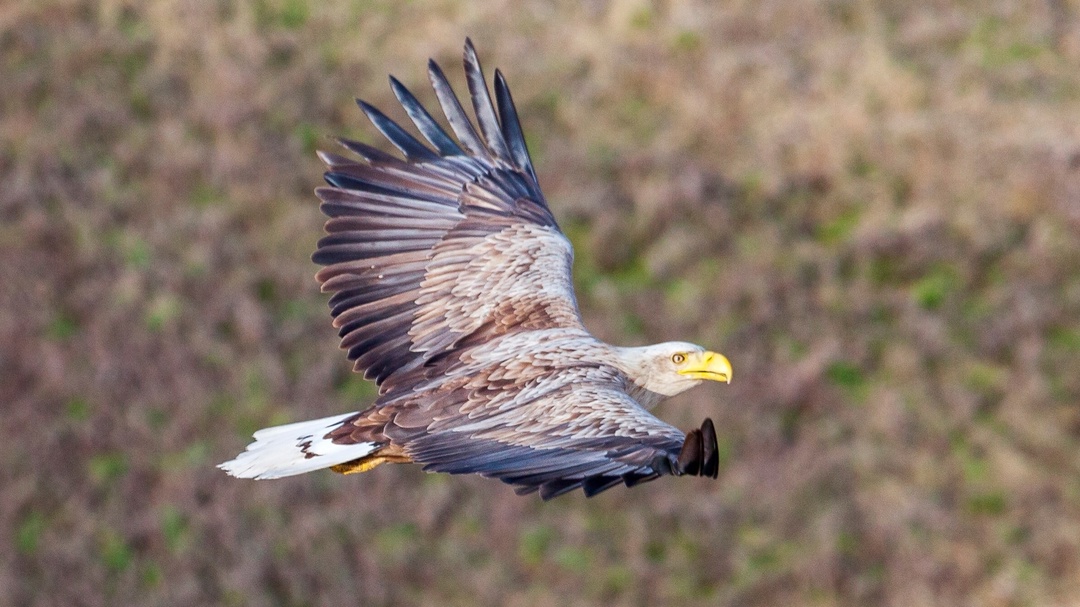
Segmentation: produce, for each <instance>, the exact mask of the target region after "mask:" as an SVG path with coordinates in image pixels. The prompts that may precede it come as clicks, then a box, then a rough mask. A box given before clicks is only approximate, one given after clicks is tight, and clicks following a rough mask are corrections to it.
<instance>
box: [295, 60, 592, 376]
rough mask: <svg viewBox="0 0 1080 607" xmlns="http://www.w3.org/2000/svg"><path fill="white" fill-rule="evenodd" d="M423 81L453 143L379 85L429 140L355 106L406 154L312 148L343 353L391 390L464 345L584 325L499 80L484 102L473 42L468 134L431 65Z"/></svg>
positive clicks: (324, 260) (566, 248) (566, 246)
mask: <svg viewBox="0 0 1080 607" xmlns="http://www.w3.org/2000/svg"><path fill="white" fill-rule="evenodd" d="M428 67H429V69H428V73H429V76H430V78H431V83H432V85H433V87H434V89H435V93H436V95H437V96H438V99H439V103H440V105H441V106H442V110H443V113H444V114H445V115H446V118H447V120H448V122H449V124H450V126H451V128H452V129H453V131H454V134H455V135H456V141H455V139H454V138H452V137H451V136H450V135H449V134H448V133H447V132H446V131H445V130H443V128H442V127H441V126H439V125H438V123H436V122H435V120H434V119H433V118H432V117H431V115H430V114H429V113H428V112H427V110H425V109H424V107H423V106H422V105H421V104H420V103H419V101H417V99H416V98H415V97H414V96H413V95H412V93H410V92H409V91H408V90H407V89H406V88H405V87H404V86H402V84H401V83H400V82H398V81H397V80H396V79H394V78H393V77H391V79H390V84H391V87H392V88H393V90H394V93H395V95H396V96H397V98H398V100H399V101H400V102H401V105H402V106H403V107H404V108H405V111H406V113H407V114H408V115H409V118H410V119H411V120H412V122H413V123H414V124H415V125H416V128H417V129H418V130H419V132H420V133H421V134H422V135H423V137H424V139H426V140H427V143H428V144H430V145H425V144H424V143H422V142H420V141H419V140H417V139H416V138H415V137H413V136H412V135H410V134H409V133H408V132H406V131H405V130H404V129H403V128H402V127H401V126H400V125H398V124H396V123H395V122H394V121H392V120H391V119H389V118H387V117H386V116H385V115H384V114H382V113H381V112H380V111H379V110H377V109H375V108H374V107H372V106H370V105H368V104H367V103H364V102H363V101H358V103H359V105H360V108H361V109H362V110H363V111H364V113H365V114H367V116H368V118H370V119H371V121H372V123H373V124H374V125H375V127H376V128H377V129H379V131H381V132H382V133H383V135H385V136H386V137H387V139H389V140H390V142H391V143H393V144H394V146H396V147H397V148H398V149H399V150H400V151H401V153H402V154H403V155H404V159H401V158H398V157H396V156H392V155H390V154H386V153H384V152H381V151H379V150H377V149H375V148H372V147H370V146H368V145H365V144H363V143H359V142H355V141H348V140H341V143H342V144H343V145H344V146H345V147H346V148H348V149H349V150H351V151H353V152H355V153H357V154H359V155H360V156H361V157H362V159H363V161H354V160H351V159H348V158H345V157H342V156H338V155H335V154H326V153H320V157H321V158H322V159H323V160H324V161H325V162H326V163H327V165H328V166H329V170H328V171H327V172H326V174H325V178H326V181H327V182H329V183H330V185H331V187H323V188H319V189H318V190H316V192H317V194H318V196H319V197H320V198H321V199H322V201H323V202H322V205H321V208H322V210H323V212H324V213H326V215H328V216H329V217H330V219H329V221H327V223H326V231H327V233H328V235H327V236H326V237H324V238H323V239H322V240H321V241H320V242H319V245H318V250H317V251H316V252H315V254H314V256H313V260H314V261H315V262H316V263H319V264H322V265H324V266H326V267H325V268H323V269H322V270H321V271H320V272H319V273H318V275H317V278H318V280H319V281H320V282H321V283H322V289H323V291H325V292H331V293H333V294H334V295H333V297H331V299H330V308H331V314H332V315H333V317H334V325H335V326H336V327H338V329H339V335H340V337H341V345H342V348H344V349H346V350H348V356H349V359H350V360H353V361H355V369H356V370H357V371H363V372H365V376H366V377H368V378H372V379H375V381H376V382H378V383H379V384H380V390H381V392H382V393H384V394H385V393H387V392H388V391H391V390H392V389H393V387H394V383H395V381H394V380H395V378H399V377H404V376H406V375H407V373H408V372H409V371H410V370H413V369H415V368H417V367H419V366H421V365H423V364H424V363H425V362H427V361H430V360H431V359H433V358H435V357H442V358H445V357H446V355H448V354H450V353H451V352H452V351H454V349H455V348H456V347H457V346H458V344H460V343H461V342H462V341H463V340H466V339H469V340H474V341H475V340H477V339H489V338H493V337H497V336H499V335H504V334H507V333H511V332H515V331H527V330H535V329H547V328H573V329H582V330H583V327H582V324H581V318H580V314H579V312H578V309H577V302H576V301H575V298H574V293H573V286H572V283H571V278H570V266H571V262H572V258H573V252H572V249H571V246H570V243H569V241H568V240H567V239H566V238H565V237H564V236H563V235H562V233H561V232H560V231H559V228H558V225H557V224H556V223H555V218H554V217H553V216H552V214H551V211H550V209H549V208H548V206H547V203H546V202H545V201H544V197H543V194H541V192H540V187H539V185H538V183H537V180H536V172H535V171H534V169H533V166H532V161H531V160H530V158H529V153H528V150H527V149H526V147H525V139H524V136H523V135H522V131H521V126H520V124H519V122H518V117H517V111H516V110H515V108H514V102H513V100H512V99H511V97H510V90H509V89H508V88H507V85H506V81H505V80H504V79H503V77H502V74H500V73H499V72H498V71H496V73H495V99H496V103H497V105H498V113H496V109H495V105H494V104H493V103H492V101H491V97H490V95H489V92H488V88H487V83H486V82H485V80H484V75H483V72H482V70H481V67H480V62H479V60H478V59H477V56H476V51H475V50H474V49H473V46H472V43H471V42H469V41H466V45H465V73H466V76H467V78H468V87H469V92H470V94H471V98H472V106H473V109H474V112H475V114H476V119H477V124H478V126H479V132H477V130H476V128H475V127H474V126H473V123H472V121H471V120H469V118H468V116H467V115H466V114H465V111H464V109H463V108H462V106H461V104H460V103H459V101H458V99H457V97H456V96H455V94H454V92H453V90H452V89H451V87H450V85H449V83H448V82H447V80H446V77H445V76H444V75H443V73H442V70H440V69H439V67H438V65H436V64H435V63H434V62H433V61H432V62H430V63H429V66H428Z"/></svg>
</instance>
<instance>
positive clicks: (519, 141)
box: [220, 41, 731, 499]
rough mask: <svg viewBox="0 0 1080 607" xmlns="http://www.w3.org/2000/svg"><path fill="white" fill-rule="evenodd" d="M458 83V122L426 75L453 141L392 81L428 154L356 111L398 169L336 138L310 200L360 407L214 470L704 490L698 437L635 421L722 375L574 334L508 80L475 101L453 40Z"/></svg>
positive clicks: (559, 259) (448, 92) (710, 366)
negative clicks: (320, 218) (372, 388)
mask: <svg viewBox="0 0 1080 607" xmlns="http://www.w3.org/2000/svg"><path fill="white" fill-rule="evenodd" d="M465 74H466V76H467V79H468V88H469V93H470V97H471V99H472V107H473V111H474V113H475V116H476V122H475V124H474V123H473V121H472V120H470V119H469V117H468V116H467V115H466V113H465V110H464V109H463V108H462V106H461V103H460V102H459V101H458V98H457V96H456V95H455V94H454V91H453V90H452V89H451V87H450V84H449V83H448V82H447V80H446V77H445V76H444V75H443V72H442V70H441V69H439V66H438V65H436V64H435V62H434V61H431V62H429V64H428V76H429V77H430V79H431V84H432V86H433V87H434V89H435V94H436V95H437V97H438V100H439V104H440V105H441V106H442V111H443V113H444V114H445V115H446V119H447V121H448V122H449V124H450V128H451V130H452V131H453V133H454V135H455V136H456V137H451V136H450V134H449V133H447V131H446V130H445V129H443V128H442V127H441V126H439V124H438V123H437V122H436V121H435V119H434V118H432V116H431V114H429V113H428V111H427V110H426V109H424V107H423V106H422V105H421V104H420V102H419V101H417V99H416V97H414V96H413V94H412V93H410V92H409V91H408V90H407V89H406V88H405V87H404V86H402V84H401V83H400V82H398V81H397V80H396V79H394V78H393V77H391V78H390V86H391V87H392V88H393V91H394V94H395V95H396V96H397V99H398V101H400V102H401V105H402V106H403V107H404V108H405V112H406V113H407V114H408V116H409V118H410V119H412V122H413V123H414V124H415V125H416V128H417V129H418V130H419V132H420V134H421V135H422V136H423V138H424V139H425V140H426V141H427V143H424V142H421V141H419V140H418V139H417V138H415V137H414V136H412V135H410V134H409V133H408V132H407V131H406V130H405V129H404V128H402V127H401V126H400V125H398V124H397V123H395V122H394V121H392V120H390V119H389V118H387V117H386V116H385V115H384V114H383V113H382V112H380V111H379V110H377V109H375V108H374V107H372V106H370V105H368V104H367V103H364V102H363V101H358V103H359V105H360V108H361V109H362V110H363V111H364V113H365V114H367V117H368V118H369V119H370V120H371V122H372V123H373V124H374V125H375V128H377V129H378V130H379V131H381V132H382V134H383V135H385V136H386V138H387V139H388V140H389V141H390V142H391V143H392V144H393V145H394V146H395V147H397V149H398V150H400V151H401V154H402V155H403V156H404V158H399V157H398V156H394V155H391V154H387V153H385V152H382V151H379V150H377V149H375V148H373V147H371V146H368V145H366V144H363V143H360V142H356V141H349V140H345V139H342V140H339V141H340V143H341V144H342V145H343V146H344V147H345V148H346V149H348V150H349V151H351V152H353V153H355V154H357V155H358V156H359V157H360V160H354V159H352V158H346V157H343V156H339V155H336V154H329V153H321V152H320V154H319V156H320V158H322V160H323V161H324V162H325V163H326V164H327V166H328V167H329V169H328V170H327V172H326V174H325V178H326V181H327V182H328V183H329V184H330V185H329V187H321V188H318V189H317V190H316V194H317V195H318V196H319V198H320V199H321V200H322V205H321V209H322V211H323V212H324V213H325V214H326V215H327V216H328V217H329V218H330V219H329V220H328V221H327V222H326V232H327V236H325V237H324V238H323V239H322V240H320V241H319V244H318V249H317V250H316V251H315V254H314V256H313V257H312V259H313V260H314V261H315V262H316V263H318V264H320V265H323V266H325V267H324V268H323V269H322V270H321V271H320V272H319V273H318V275H317V278H318V280H319V282H320V283H321V284H322V290H323V291H324V292H328V293H333V296H332V297H331V298H330V310H331V315H332V316H333V318H334V326H335V327H337V328H338V329H339V335H340V337H341V347H342V348H343V349H345V350H347V351H348V357H349V360H352V361H354V363H355V370H356V371H359V372H363V373H364V376H365V377H366V378H369V379H373V380H375V382H376V383H377V384H378V386H379V397H378V399H377V400H376V401H375V403H374V404H373V405H371V406H370V407H369V408H367V409H365V410H363V411H360V412H354V413H345V414H342V415H336V416H333V417H328V418H324V419H318V420H314V421H305V422H299V423H294V424H289V425H286V426H278V427H274V428H266V429H264V430H260V431H258V432H256V433H255V442H253V443H251V444H250V445H248V447H247V450H246V451H245V452H243V453H241V454H240V455H239V456H237V457H236V459H233V460H231V461H229V462H225V463H223V464H221V465H220V467H221V468H222V469H224V470H225V471H226V472H228V473H229V474H231V475H233V476H237V477H242V478H259V479H266V478H278V477H283V476H291V475H294V474H300V473H303V472H310V471H312V470H319V469H322V468H330V469H332V470H334V471H336V472H341V473H345V474H349V473H353V472H363V471H366V470H370V469H371V468H373V467H375V466H377V465H379V464H382V463H386V462H413V463H417V464H421V465H422V466H423V467H424V470H427V471H431V472H448V473H451V474H467V473H475V474H481V475H483V476H488V477H494V478H498V479H499V480H501V481H503V482H506V483H509V484H511V485H514V486H515V487H516V488H517V491H518V492H519V493H529V492H533V491H539V492H540V495H541V497H543V498H544V499H548V498H551V497H554V496H557V495H560V494H562V493H565V492H567V491H570V490H573V489H575V488H578V487H581V488H583V490H584V492H585V494H586V495H590V496H591V495H595V494H596V493H599V492H601V491H603V490H605V489H608V488H609V487H612V486H614V485H616V484H619V483H623V484H625V485H627V486H631V485H635V484H637V483H641V482H643V481H647V480H651V479H654V478H657V477H658V476H661V475H665V474H672V475H699V476H709V477H713V478H716V476H717V469H718V465H719V462H718V454H717V444H716V433H715V430H714V428H713V424H712V421H711V420H708V419H706V420H705V422H704V423H703V424H702V426H701V427H700V428H698V429H694V430H692V431H691V432H689V433H688V434H685V433H683V432H681V431H679V430H678V429H676V428H674V427H672V426H670V425H668V424H666V423H664V422H662V421H660V420H659V419H657V418H656V417H654V416H653V415H651V414H650V413H649V412H648V409H650V408H652V407H653V406H655V405H656V404H657V403H659V402H660V401H661V400H663V399H664V398H666V397H669V396H673V395H675V394H679V393H680V392H683V391H684V390H686V389H688V388H691V387H693V386H695V385H697V384H698V383H700V382H701V381H703V380H717V381H725V382H730V381H731V365H730V363H729V362H728V360H727V359H726V358H724V357H723V356H722V355H720V354H717V353H714V352H709V351H707V350H705V349H704V348H702V347H700V346H697V345H694V344H689V343H683V342H668V343H662V344H657V345H652V346H644V347H617V346H612V345H608V344H606V343H603V342H601V341H598V340H597V339H595V338H594V337H593V336H592V335H590V334H589V332H588V331H587V330H586V329H585V327H584V326H583V324H582V321H581V315H580V313H579V312H578V306H577V302H576V300H575V298H574V291H573V285H572V283H571V278H570V266H571V260H572V258H573V251H572V250H571V246H570V242H569V241H568V240H567V239H566V237H565V236H563V234H562V233H561V232H560V231H559V227H558V225H557V224H556V222H555V217H554V216H553V215H552V213H551V210H550V209H549V208H548V205H547V202H546V201H545V200H544V195H543V194H542V193H541V192H540V186H539V184H538V182H537V179H536V172H535V171H534V170H533V165H532V161H531V160H530V158H529V152H528V150H527V149H526V147H525V138H524V136H523V134H522V131H521V125H520V124H519V122H518V116H517V110H516V109H515V108H514V102H513V100H512V99H511V97H510V90H509V89H508V88H507V85H506V81H505V80H504V79H503V76H502V74H501V73H500V72H499V71H498V70H496V71H495V89H494V92H495V102H494V104H493V103H492V99H491V96H490V93H489V90H488V87H487V83H486V82H485V80H484V75H483V72H482V70H481V68H480V62H479V60H478V59H477V56H476V51H475V50H474V49H473V46H472V43H471V42H469V41H466V44H465ZM477 127H479V130H477Z"/></svg>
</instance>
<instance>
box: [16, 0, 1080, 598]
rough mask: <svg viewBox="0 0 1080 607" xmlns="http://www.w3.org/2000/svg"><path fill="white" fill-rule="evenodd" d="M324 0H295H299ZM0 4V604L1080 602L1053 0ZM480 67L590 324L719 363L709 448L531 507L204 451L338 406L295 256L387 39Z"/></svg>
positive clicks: (702, 409)
mask: <svg viewBox="0 0 1080 607" xmlns="http://www.w3.org/2000/svg"><path fill="white" fill-rule="evenodd" d="M331 4H334V5H333V6H331ZM716 4H719V6H716V5H715V4H714V3H711V2H706V1H705V0H701V1H696V2H695V1H691V2H643V1H638V0H627V1H618V0H617V1H612V2H584V3H577V2H566V3H555V4H552V3H548V2H509V1H503V2H492V3H476V4H473V3H468V2H434V3H406V2H386V3H383V2H364V1H357V2H353V3H349V4H341V5H336V3H329V2H313V1H307V0H258V1H257V2H254V3H250V4H249V3H246V2H230V1H228V0H220V1H213V2H170V1H161V2H151V3H129V2H122V1H113V0H107V1H106V2H103V3H93V2H81V1H78V0H61V1H58V2H35V1H32V0H15V1H14V2H5V3H4V4H3V7H2V8H0V284H2V285H3V287H2V289H0V344H2V346H0V402H3V416H2V417H0V466H2V467H0V487H2V491H3V495H2V497H0V541H2V542H3V547H4V549H3V550H0V596H3V597H4V600H3V601H2V602H5V603H8V604H13V605H345V604H349V605H353V604H361V605H378V604H396V605H440V606H441V605H477V604H480V605H560V606H563V605H587V604H603V605H656V604H665V603H666V604H678V605H718V604H719V605H833V604H851V605H898V606H899V605H904V606H908V605H1028V604H1031V605H1041V604H1064V603H1067V602H1069V601H1075V600H1076V597H1077V596H1080V373H1078V370H1080V365H1078V362H1080V18H1078V13H1080V6H1078V5H1077V3H1076V2H1075V1H1074V0H1045V1H1043V0H1040V1H1035V0H1030V1H1027V2H1025V1H1022V0H1016V1H1004V0H1002V1H992V2H982V3H945V2H936V3H930V2H925V3H909V2H901V1H893V0H883V1H881V2H856V1H845V0H828V1H822V2H814V1H811V0H763V1H761V2H744V3H716ZM466 35H469V36H472V38H473V40H474V41H475V42H476V44H477V46H478V48H479V50H480V53H481V57H482V59H483V60H484V61H485V64H486V66H487V68H488V69H489V70H491V69H493V68H494V67H496V66H500V67H502V68H503V70H504V71H505V72H506V74H507V76H508V79H509V82H510V85H511V87H512V88H513V90H514V94H515V98H516V99H517V101H518V104H519V106H520V110H521V114H522V116H523V119H524V122H525V130H526V132H527V133H528V135H529V140H530V145H531V147H532V150H533V154H534V158H535V159H536V161H537V165H538V168H539V171H540V180H541V183H542V185H543V186H544V188H545V191H546V193H547V196H548V199H549V200H550V201H551V202H552V206H553V207H554V210H555V213H556V215H557V216H558V217H559V219H560V221H561V223H562V225H563V228H564V230H565V231H566V232H567V233H568V234H569V235H570V236H571V238H572V240H573V241H574V243H575V245H576V247H577V251H578V259H577V267H576V279H577V285H578V294H579V298H580V300H581V304H582V307H583V309H584V313H585V315H586V320H587V323H588V324H589V326H590V327H591V328H592V329H593V330H594V331H595V332H596V334H597V335H598V336H600V337H602V338H605V339H609V340H612V341H616V342H623V343H642V342H646V341H658V340H664V339H689V340H693V341H696V342H699V343H703V344H706V345H708V346H710V347H713V348H716V349H718V350H720V351H722V352H724V353H726V354H728V356H729V358H731V360H732V363H733V365H734V367H735V381H734V382H733V383H732V384H731V385H730V386H712V385H710V386H706V387H702V388H699V389H697V390H695V391H693V392H691V393H689V394H687V395H685V396H684V397H681V398H679V399H676V400H675V401H672V402H670V403H668V404H667V405H664V406H663V407H661V409H660V410H659V413H660V415H662V416H663V417H665V418H666V419H668V420H671V421H672V422H674V423H676V424H678V425H680V426H681V427H683V428H691V427H694V426H695V425H696V424H698V423H700V420H701V419H702V418H703V417H705V416H711V417H712V418H713V419H714V420H716V421H717V429H718V433H719V434H720V440H721V450H722V460H721V470H720V478H719V480H718V481H715V482H714V481H711V480H700V479H662V480H660V481H658V482H654V483H649V484H647V485H644V486H641V487H638V488H635V489H633V490H624V489H615V490H612V491H610V492H608V493H605V494H603V495H602V496H600V497H598V498H595V499H593V500H586V499H585V498H583V497H581V496H580V495H571V496H566V497H563V498H560V499H558V500H555V501H553V502H550V503H541V502H540V501H539V500H538V499H534V498H520V497H517V496H515V495H514V493H513V491H512V490H510V489H509V488H508V487H505V486H502V485H501V484H499V483H497V482H493V481H486V480H483V479H478V478H472V477H453V478H451V477H445V476H434V475H425V474H423V473H422V472H420V471H419V470H417V469H416V468H415V467H411V466H382V467H380V468H378V469H377V470H374V471H372V472H370V473H366V474H359V475H353V476H349V477H342V476H338V475H334V474H331V473H328V472H326V473H316V474H311V475H307V476H304V477H298V478H294V479H287V480H282V481H276V482H245V481H239V480H236V479H232V478H228V477H226V476H225V474H223V473H222V472H220V471H218V470H216V469H214V467H213V465H214V464H215V463H217V462H219V461H222V460H223V459H227V458H230V457H232V456H233V455H234V454H235V453H236V451H237V450H239V449H241V448H242V447H243V446H244V445H245V444H246V443H247V440H248V436H249V435H250V433H251V432H252V431H253V430H255V429H257V428H259V427H262V426H265V425H269V424H274V423H281V422H287V421H291V420H299V419H304V418H312V417H317V416H323V415H330V414H332V413H335V412H344V411H348V410H352V409H354V408H357V407H360V406H363V404H364V403H366V402H368V401H369V400H370V399H371V396H372V389H371V386H369V385H368V384H366V383H364V382H363V381H362V380H360V378H358V377H355V376H353V375H352V374H350V373H349V372H348V364H347V363H346V362H345V360H344V357H343V356H342V355H341V353H339V352H337V351H336V348H335V344H336V342H337V340H336V338H335V335H334V331H333V329H332V328H331V327H330V324H329V322H328V315H327V311H326V309H325V301H324V300H325V298H324V297H323V296H322V295H320V294H319V293H318V292H317V289H316V285H315V282H314V280H313V278H312V274H313V273H314V271H315V267H314V265H313V264H311V263H310V262H309V261H308V256H309V254H310V252H311V250H312V249H313V247H314V244H315V241H316V240H317V239H318V237H319V235H320V226H321V218H320V215H319V213H318V209H317V206H316V201H315V198H314V196H313V195H312V192H311V190H312V188H313V187H314V186H316V185H318V183H319V175H320V173H321V167H320V165H319V163H318V161H317V159H316V158H315V156H314V149H315V148H316V147H324V148H328V149H329V148H330V147H331V146H332V144H330V143H328V142H327V139H326V136H328V135H335V134H346V135H349V136H353V137H357V138H360V139H363V140H366V141H375V140H376V137H375V131H374V129H372V128H371V127H370V126H369V125H366V124H364V121H363V119H362V115H361V114H360V112H359V111H358V110H357V109H356V108H355V106H353V104H352V97H353V96H354V95H356V96H362V97H364V98H366V99H368V100H369V101H372V102H374V103H375V104H376V105H379V106H382V107H384V108H387V109H390V110H391V111H390V112H389V113H390V114H391V115H392V116H395V117H398V118H401V117H402V113H401V112H400V111H393V108H392V106H393V102H392V99H393V97H392V95H391V93H390V91H389V88H388V87H387V86H386V80H385V75H386V73H387V72H393V73H394V74H396V75H397V76H398V77H399V78H400V79H401V80H402V81H403V82H405V83H406V84H407V85H409V86H411V87H412V88H413V89H414V90H415V91H417V92H418V93H420V96H421V98H422V99H425V100H427V101H429V102H430V101H431V100H432V99H433V95H431V94H430V92H429V91H427V90H426V86H425V76H424V62H425V61H426V59H427V57H428V56H429V55H430V56H434V57H436V58H437V59H438V60H439V61H440V62H441V63H442V64H443V65H444V67H446V68H447V72H448V74H450V76H451V79H452V80H453V82H454V83H455V85H456V86H458V87H459V88H460V87H461V86H462V82H461V79H460V71H459V70H458V67H457V66H458V65H459V61H460V50H461V45H462V42H463V40H464V38H465V36H466Z"/></svg>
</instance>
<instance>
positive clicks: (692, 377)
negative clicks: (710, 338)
mask: <svg viewBox="0 0 1080 607" xmlns="http://www.w3.org/2000/svg"><path fill="white" fill-rule="evenodd" d="M615 351H616V353H617V354H618V356H619V360H620V362H621V364H622V367H623V371H624V372H625V373H626V374H627V376H629V377H630V378H631V379H632V380H633V381H634V383H636V384H637V385H638V386H639V387H640V388H643V389H645V390H648V391H649V392H653V393H656V394H660V395H662V396H675V395H676V394H679V393H680V392H684V391H686V390H688V389H690V388H693V387H694V386H696V385H698V384H700V383H701V382H702V381H705V380H710V381H722V382H727V383H731V363H730V362H728V359H727V358H725V357H724V355H723V354H717V353H716V352H710V351H708V350H706V349H705V348H702V347H701V346H698V345H695V344H691V343H687V342H683V341H669V342H665V343H662V344H655V345H652V346H641V347H638V348H615Z"/></svg>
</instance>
